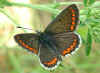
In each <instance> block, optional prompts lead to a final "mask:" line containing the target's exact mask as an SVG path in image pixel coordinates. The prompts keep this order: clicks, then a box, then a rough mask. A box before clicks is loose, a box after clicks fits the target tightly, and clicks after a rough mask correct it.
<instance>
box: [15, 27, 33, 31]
mask: <svg viewBox="0 0 100 73" xmlns="http://www.w3.org/2000/svg"><path fill="white" fill-rule="evenodd" d="M17 28H22V29H28V30H32V29H30V28H24V27H21V26H17Z"/></svg>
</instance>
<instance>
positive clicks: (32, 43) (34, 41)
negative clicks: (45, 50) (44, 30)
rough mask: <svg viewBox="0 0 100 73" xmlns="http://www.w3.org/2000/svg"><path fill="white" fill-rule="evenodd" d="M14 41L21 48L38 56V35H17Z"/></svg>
mask: <svg viewBox="0 0 100 73" xmlns="http://www.w3.org/2000/svg"><path fill="white" fill-rule="evenodd" d="M14 39H15V41H16V42H17V43H18V44H19V45H20V46H21V47H23V48H25V49H27V50H29V51H31V52H33V53H35V54H38V36H37V35H36V34H32V33H25V34H17V35H15V36H14Z"/></svg>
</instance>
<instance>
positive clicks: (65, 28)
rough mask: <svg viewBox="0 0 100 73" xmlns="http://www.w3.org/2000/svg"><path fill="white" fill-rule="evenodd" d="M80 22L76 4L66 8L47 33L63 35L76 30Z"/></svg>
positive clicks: (47, 29)
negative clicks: (62, 33)
mask: <svg viewBox="0 0 100 73" xmlns="http://www.w3.org/2000/svg"><path fill="white" fill-rule="evenodd" d="M78 21H79V11H78V8H77V6H76V5H75V4H72V5H70V6H68V7H67V8H65V9H64V10H63V11H62V12H61V13H60V14H59V15H58V16H57V17H56V18H55V19H54V20H53V21H52V22H51V23H50V24H49V25H48V26H47V28H46V30H45V32H47V33H48V32H52V33H61V32H71V31H74V30H75V29H76V26H77V24H78Z"/></svg>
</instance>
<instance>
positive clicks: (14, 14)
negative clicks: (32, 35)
mask: <svg viewBox="0 0 100 73" xmlns="http://www.w3.org/2000/svg"><path fill="white" fill-rule="evenodd" d="M70 4H76V5H77V6H78V7H79V11H80V24H79V27H78V29H77V32H78V33H79V34H80V36H81V38H82V45H81V47H80V48H79V50H78V51H77V52H76V53H75V54H74V55H72V56H70V57H64V58H63V61H62V64H63V65H64V66H63V67H62V66H59V67H58V68H57V69H56V70H54V71H53V72H51V73H100V0H0V73H49V71H47V70H45V69H43V68H42V67H41V66H40V63H39V59H38V57H37V56H35V55H34V54H32V53H30V52H28V51H26V50H25V49H23V48H21V47H20V46H18V45H17V44H16V43H15V41H14V39H13V36H14V35H15V34H18V33H24V32H27V33H28V32H34V30H41V31H43V30H44V29H45V27H46V26H47V24H48V23H50V21H52V20H53V19H54V18H55V16H56V15H57V14H58V13H59V12H60V11H61V10H62V8H65V7H67V6H68V5H70ZM17 26H22V27H26V28H32V29H33V31H31V30H28V29H27V30H23V29H17V28H16V27H17Z"/></svg>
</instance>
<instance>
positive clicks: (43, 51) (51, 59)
mask: <svg viewBox="0 0 100 73" xmlns="http://www.w3.org/2000/svg"><path fill="white" fill-rule="evenodd" d="M39 57H40V63H41V65H42V67H44V68H45V69H48V70H53V69H55V68H56V67H57V66H58V65H59V64H60V61H61V56H60V55H59V54H57V53H56V52H55V51H53V50H51V48H50V47H48V46H47V45H46V44H43V43H42V44H41V45H40V54H39Z"/></svg>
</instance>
